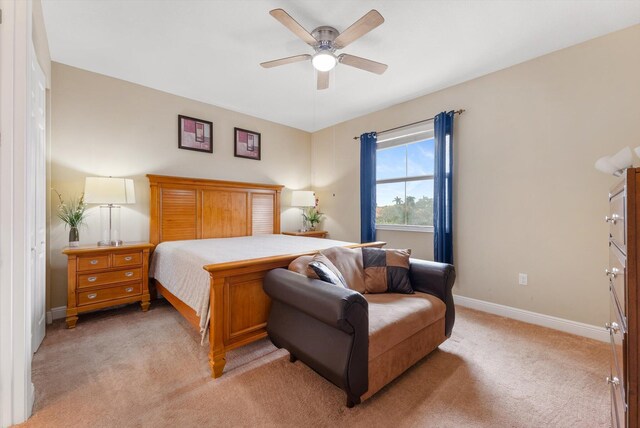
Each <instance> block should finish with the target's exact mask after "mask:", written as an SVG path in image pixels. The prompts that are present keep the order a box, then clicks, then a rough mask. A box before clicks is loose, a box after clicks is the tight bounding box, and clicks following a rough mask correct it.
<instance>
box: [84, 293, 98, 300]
mask: <svg viewBox="0 0 640 428" xmlns="http://www.w3.org/2000/svg"><path fill="white" fill-rule="evenodd" d="M96 297H98V293H91V294H87V299H95V298H96Z"/></svg>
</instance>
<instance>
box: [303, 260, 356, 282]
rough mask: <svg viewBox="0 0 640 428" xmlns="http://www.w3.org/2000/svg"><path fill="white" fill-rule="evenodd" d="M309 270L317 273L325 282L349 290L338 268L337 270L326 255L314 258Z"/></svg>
mask: <svg viewBox="0 0 640 428" xmlns="http://www.w3.org/2000/svg"><path fill="white" fill-rule="evenodd" d="M309 269H310V270H312V271H313V272H315V274H316V275H318V277H319V278H320V279H321V280H322V281H324V282H328V283H330V284H333V285H337V286H339V287H344V288H349V287H347V284H346V282H345V279H344V278H343V277H342V274H341V273H340V271H339V270H338V268H336V267H335V266H334V265H333V263H331V260H329V259H328V258H327V257H326V256H325V255H322V254H320V253H318V254H316V255H315V256H313V259H311V261H310V262H309Z"/></svg>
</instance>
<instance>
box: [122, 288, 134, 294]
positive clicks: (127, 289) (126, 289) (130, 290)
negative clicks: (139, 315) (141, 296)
mask: <svg viewBox="0 0 640 428" xmlns="http://www.w3.org/2000/svg"><path fill="white" fill-rule="evenodd" d="M124 291H126V292H127V293H131V292H132V291H133V287H127V288H125V289H124Z"/></svg>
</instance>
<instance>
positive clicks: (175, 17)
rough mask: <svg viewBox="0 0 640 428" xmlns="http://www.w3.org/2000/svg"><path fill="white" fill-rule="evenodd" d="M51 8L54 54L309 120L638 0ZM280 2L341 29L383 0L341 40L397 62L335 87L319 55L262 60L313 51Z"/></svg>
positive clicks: (638, 10) (51, 4)
mask: <svg viewBox="0 0 640 428" xmlns="http://www.w3.org/2000/svg"><path fill="white" fill-rule="evenodd" d="M43 8H44V16H45V23H46V28H47V33H48V37H49V44H50V50H51V56H52V59H53V60H54V61H57V62H61V63H64V64H69V65H72V66H75V67H79V68H83V69H86V70H90V71H94V72H97V73H102V74H106V75H108V76H112V77H116V78H119V79H124V80H127V81H130V82H135V83H138V84H141V85H145V86H148V87H151V88H155V89H159V90H162V91H166V92H170V93H173V94H177V95H181V96H184V97H188V98H192V99H195V100H200V101H204V102H206V103H210V104H214V105H217V106H221V107H225V108H228V109H231V110H235V111H238V112H242V113H246V114H250V115H252V116H257V117H260V118H263V119H267V120H271V121H274V122H278V123H282V124H285V125H289V126H292V127H295V128H299V129H303V130H306V131H315V130H318V129H322V128H324V127H327V126H329V125H332V124H335V123H339V122H342V121H345V120H348V119H351V118H354V117H357V116H361V115H363V114H366V113H370V112H373V111H376V110H380V109H382V108H385V107H388V106H390V105H393V104H397V103H399V102H402V101H406V100H409V99H412V98H415V97H417V96H420V95H424V94H427V93H430V92H433V91H436V90H438V89H442V88H445V87H448V86H451V85H454V84H457V83H460V82H463V81H466V80H469V79H473V78H475V77H478V76H482V75H484V74H487V73H490V72H492V71H496V70H499V69H502V68H505V67H508V66H511V65H514V64H517V63H520V62H523V61H526V60H528V59H531V58H535V57H537V56H540V55H543V54H546V53H549V52H552V51H555V50H558V49H561V48H564V47H567V46H571V45H574V44H577V43H580V42H582V41H585V40H588V39H592V38H594V37H597V36H600V35H603V34H606V33H609V32H612V31H615V30H618V29H622V28H625V27H629V26H631V25H634V24H637V23H640V1H637V0H636V1H614V0H608V1H601V0H592V1H584V0H583V1H575V0H571V1H569V0H565V1H544V0H542V1H541V0H535V1H534V0H527V1H525V0H521V1H471V0H469V1H424V0H423V1H411V0H376V1H364V0H350V1H335V0H321V1H317V0H305V1H293V0H288V1H285V0H281V1H278V0H261V1H258V0H227V1H204V0H166V1H164V0H160V1H151V0H84V1H78V0H43ZM275 8H283V9H285V10H286V11H287V12H288V13H289V14H290V15H291V16H293V18H294V19H296V20H297V21H298V22H299V23H300V24H302V26H304V27H305V28H306V29H307V30H308V31H311V30H313V29H314V28H315V27H317V26H320V25H331V26H333V27H335V28H336V29H338V31H343V30H345V29H346V28H347V27H348V26H349V25H351V24H352V23H353V22H354V21H356V20H357V19H358V18H360V17H361V16H362V15H364V14H365V13H366V12H368V11H369V10H370V9H377V10H378V11H379V12H380V13H381V14H382V15H383V16H384V17H385V20H386V21H385V23H384V24H382V25H381V26H380V27H378V28H376V29H375V30H373V31H372V32H371V33H369V34H367V35H365V36H364V37H363V38H361V39H359V40H358V41H356V42H354V43H353V44H351V45H349V46H347V47H346V48H345V49H344V50H343V51H342V52H346V53H350V54H353V55H357V56H362V57H366V58H369V59H372V60H375V61H379V62H383V63H386V64H388V65H389V69H388V70H387V72H386V73H385V74H384V75H382V76H378V75H375V74H371V73H367V72H364V71H361V70H358V69H355V68H352V67H348V66H346V65H343V64H339V65H338V67H337V68H336V69H335V71H333V72H332V76H331V86H330V88H329V89H328V90H325V91H317V90H316V89H315V85H316V82H315V75H314V71H313V68H312V66H311V64H310V63H309V62H303V63H297V64H289V65H285V66H282V67H278V68H273V69H263V68H262V67H260V66H259V65H258V64H259V63H260V62H263V61H267V60H272V59H277V58H281V57H286V56H291V55H296V54H301V53H313V51H312V49H311V48H310V47H309V46H307V45H306V44H305V43H304V42H302V41H301V40H299V39H298V38H297V37H296V36H295V35H293V34H292V33H291V32H290V31H289V30H287V29H286V28H285V27H283V26H282V25H281V24H280V23H279V22H277V21H276V20H275V19H274V18H273V17H271V16H270V15H269V10H271V9H275ZM54 84H55V82H54ZM460 107H464V106H460Z"/></svg>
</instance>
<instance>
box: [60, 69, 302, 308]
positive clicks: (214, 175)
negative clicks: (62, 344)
mask: <svg viewBox="0 0 640 428" xmlns="http://www.w3.org/2000/svg"><path fill="white" fill-rule="evenodd" d="M178 114H183V115H187V116H193V117H197V118H201V119H205V120H209V121H211V122H213V126H214V135H213V154H209V153H200V152H194V151H189V150H181V149H178V141H177V136H178V129H177V126H178V125H177V123H178ZM234 127H240V128H245V129H250V130H253V131H257V132H260V133H261V134H262V143H263V147H262V160H261V161H254V160H249V159H241V158H235V157H234V156H233V128H234ZM310 146H311V136H310V134H309V133H307V132H304V131H300V130H296V129H293V128H289V127H286V126H283V125H278V124H275V123H273V122H268V121H265V120H260V119H257V118H254V117H251V116H247V115H244V114H241V113H236V112H232V111H229V110H225V109H222V108H219V107H215V106H212V105H208V104H204V103H200V102H197V101H193V100H189V99H186V98H181V97H178V96H174V95H170V94H167V93H164V92H160V91H156V90H153V89H149V88H146V87H143V86H139V85H135V84H132V83H128V82H125V81H122V80H118V79H113V78H109V77H106V76H103V75H99V74H95V73H91V72H88V71H84V70H80V69H77V68H73V67H69V66H66V65H62V64H58V63H53V79H52V149H51V166H50V169H51V185H52V188H54V189H56V190H58V191H60V192H61V193H63V194H64V195H65V196H69V195H71V194H76V195H79V194H80V193H81V192H82V191H83V186H84V178H85V177H86V176H109V175H111V176H116V177H131V178H134V179H135V185H136V189H135V190H136V202H137V203H136V204H135V205H131V206H123V208H122V235H123V238H124V239H125V240H129V241H135V240H146V239H148V236H149V186H148V181H147V179H146V177H145V174H150V173H152V174H165V175H178V176H186V177H198V178H211V179H223V180H235V181H249V182H262V183H276V184H282V185H284V186H286V189H285V191H284V192H283V198H282V199H283V202H282V206H283V213H282V229H283V230H293V229H295V228H296V227H298V223H299V221H300V219H299V211H298V210H296V209H292V208H289V207H288V204H289V198H290V195H289V190H290V189H303V188H308V187H309V185H310V174H309V170H310V167H311V151H310V150H311V147H310ZM51 200H52V203H51V208H52V212H54V213H55V205H56V203H57V199H56V197H55V194H54V197H53V198H52V199H51ZM98 229H99V214H98V208H96V207H94V208H91V209H90V211H89V218H88V221H87V226H86V227H84V228H82V229H80V240H81V244H92V243H95V242H97V241H98V239H99V236H98V235H99V234H98ZM67 242H68V232H67V231H66V230H65V228H64V225H63V224H62V223H61V222H60V221H59V220H58V219H57V218H55V217H54V216H52V218H51V231H50V265H51V287H50V288H51V289H50V293H49V294H50V296H51V299H50V307H58V306H64V305H66V294H65V293H66V283H67V281H66V272H65V269H66V259H65V257H64V256H62V255H61V253H60V251H61V250H62V248H63V247H64V246H65V245H66V244H67Z"/></svg>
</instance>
